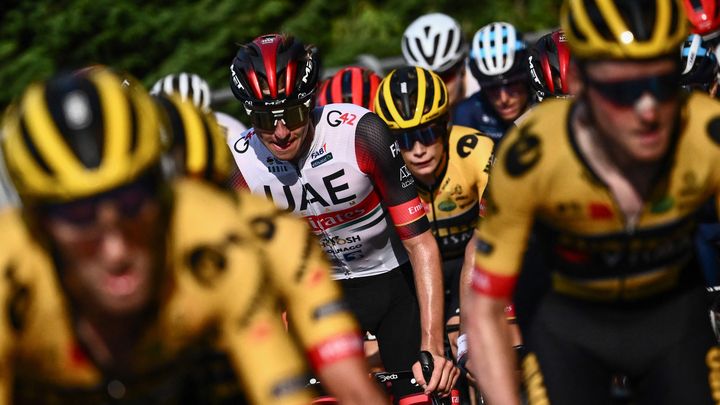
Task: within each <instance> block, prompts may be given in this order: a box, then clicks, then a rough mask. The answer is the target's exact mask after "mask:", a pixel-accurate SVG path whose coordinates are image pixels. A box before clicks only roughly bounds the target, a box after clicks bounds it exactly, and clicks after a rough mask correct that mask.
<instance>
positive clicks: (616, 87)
mask: <svg viewBox="0 0 720 405" xmlns="http://www.w3.org/2000/svg"><path fill="white" fill-rule="evenodd" d="M585 82H586V83H587V84H588V85H589V86H590V87H592V88H593V89H595V90H596V91H597V92H598V93H600V95H601V96H602V97H603V98H605V99H606V100H608V101H610V102H611V103H613V104H615V105H618V106H623V107H630V106H632V105H634V104H635V103H636V102H637V100H638V99H639V98H640V97H642V95H643V94H645V93H649V94H651V95H652V96H653V97H654V98H655V99H656V100H657V101H659V102H665V101H668V100H671V99H672V98H674V97H676V96H677V95H678V93H679V90H680V75H679V74H678V73H676V72H674V73H669V74H666V75H663V76H653V77H647V78H642V79H634V80H623V81H618V82H603V81H597V80H593V79H590V78H589V77H587V76H585Z"/></svg>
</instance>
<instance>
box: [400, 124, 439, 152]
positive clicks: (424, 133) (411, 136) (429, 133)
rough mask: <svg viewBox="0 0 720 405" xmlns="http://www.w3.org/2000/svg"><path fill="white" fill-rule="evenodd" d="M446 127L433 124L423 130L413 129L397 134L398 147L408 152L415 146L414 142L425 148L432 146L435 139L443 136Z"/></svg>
mask: <svg viewBox="0 0 720 405" xmlns="http://www.w3.org/2000/svg"><path fill="white" fill-rule="evenodd" d="M445 128H446V125H445V124H444V123H442V124H433V125H430V126H427V127H425V128H419V129H413V130H410V131H405V132H399V133H398V134H397V136H396V137H397V140H398V145H399V146H400V149H402V150H410V149H412V148H413V146H414V145H415V142H420V143H421V144H423V145H425V146H432V145H433V144H434V143H435V142H437V139H438V138H439V137H441V136H443V135H444V134H445V133H446V132H447V131H446V130H445Z"/></svg>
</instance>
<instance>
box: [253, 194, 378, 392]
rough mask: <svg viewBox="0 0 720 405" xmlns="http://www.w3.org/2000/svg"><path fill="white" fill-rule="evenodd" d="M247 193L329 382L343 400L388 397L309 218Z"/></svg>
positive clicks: (311, 354) (292, 311)
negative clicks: (372, 374) (373, 375)
mask: <svg viewBox="0 0 720 405" xmlns="http://www.w3.org/2000/svg"><path fill="white" fill-rule="evenodd" d="M241 198H242V200H241V202H240V203H241V206H242V207H244V209H243V212H244V213H245V215H248V217H247V222H248V225H249V228H250V229H251V230H252V232H253V235H254V238H255V239H256V241H257V242H259V245H260V246H261V248H262V250H263V251H264V252H265V253H266V255H267V264H268V275H269V277H270V280H271V282H272V284H273V286H274V287H275V288H276V289H277V290H278V291H279V293H280V296H281V298H282V300H283V301H284V304H285V305H286V306H287V310H288V315H289V317H290V322H289V323H290V326H291V328H292V329H293V330H294V331H295V332H297V336H298V338H299V339H300V341H301V342H302V345H303V347H304V348H305V350H306V352H307V353H306V354H307V356H308V358H309V359H310V362H311V365H312V366H313V368H314V369H315V370H316V372H317V374H318V377H319V378H320V381H321V382H322V384H323V387H325V388H326V389H328V391H330V393H331V394H333V395H334V396H336V397H337V398H338V400H340V402H341V403H347V404H355V403H357V404H362V403H384V402H385V399H384V398H383V397H382V396H381V394H380V392H379V391H378V390H377V387H376V386H375V385H374V384H373V383H372V382H371V381H370V380H369V379H368V378H367V373H368V370H367V366H366V364H365V360H364V355H363V350H362V340H361V337H360V333H359V327H358V325H357V324H356V323H355V320H354V318H353V317H352V315H351V313H350V312H349V310H348V308H347V307H346V305H345V303H344V301H343V299H342V294H341V291H340V289H339V287H338V285H337V284H336V283H335V282H334V281H333V280H332V279H331V277H330V265H329V263H328V261H327V258H326V256H325V253H324V252H323V251H322V249H321V248H320V245H319V244H318V242H317V241H316V239H315V237H314V236H313V235H312V234H311V232H310V230H309V229H308V226H307V224H306V223H305V221H303V220H301V219H300V218H296V217H294V216H292V215H290V214H287V213H283V212H279V211H278V210H277V209H276V208H275V207H273V206H272V205H271V203H269V202H268V201H267V200H265V199H263V198H261V197H256V196H252V195H249V194H245V193H243V194H241Z"/></svg>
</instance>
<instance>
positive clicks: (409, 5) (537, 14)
mask: <svg viewBox="0 0 720 405" xmlns="http://www.w3.org/2000/svg"><path fill="white" fill-rule="evenodd" d="M561 1H562V0H481V1H475V2H468V1H457V0H456V1H451V0H388V1H372V0H350V1H327V0H304V1H302V0H199V1H190V0H172V1H170V0H147V1H140V0H30V1H28V0H3V3H4V4H3V6H2V8H0V62H1V63H0V83H2V86H0V106H5V105H7V104H8V103H9V101H10V100H11V99H12V98H13V97H14V96H16V95H18V94H19V92H20V91H22V89H23V88H24V87H25V86H26V85H27V84H28V83H29V82H30V81H32V80H37V79H43V78H46V77H48V76H50V75H52V74H53V73H55V72H57V71H59V70H63V69H75V68H78V67H82V66H86V65H89V64H94V63H101V64H105V65H109V66H112V67H114V68H117V69H121V70H125V71H128V72H130V73H132V74H133V75H134V76H136V77H137V78H139V79H140V80H141V81H142V82H144V83H145V84H146V85H148V86H150V85H152V83H154V82H155V80H157V79H159V78H160V77H162V76H163V75H165V74H168V73H176V72H181V71H186V72H195V73H197V74H199V75H201V76H203V77H204V78H205V79H206V80H208V82H209V83H210V84H211V87H212V88H221V87H224V86H227V81H228V65H229V63H230V61H231V60H232V57H233V55H234V53H235V51H236V49H237V45H238V44H240V43H245V42H248V41H250V40H252V39H253V38H254V37H256V36H258V35H261V34H265V33H269V32H287V33H291V34H294V35H297V36H299V37H300V38H301V39H303V40H304V41H305V42H309V43H314V44H316V45H317V46H318V47H319V48H320V51H321V55H322V59H323V63H324V65H325V66H339V65H344V64H349V63H352V62H353V61H354V60H355V57H356V56H357V55H358V54H361V53H368V54H373V55H376V56H378V57H386V56H395V55H399V54H400V38H401V36H402V33H403V31H404V29H405V27H406V26H407V25H408V24H409V23H410V22H412V21H413V20H414V19H415V18H417V17H418V16H420V15H422V14H425V13H428V12H433V11H440V12H444V13H446V14H449V15H451V16H453V17H455V18H456V19H457V20H458V21H459V22H460V23H461V25H462V27H463V30H464V31H465V34H466V37H467V38H468V39H470V38H471V37H472V34H473V33H474V32H475V31H476V30H477V29H478V28H480V27H481V26H482V25H484V24H486V23H489V22H492V21H508V22H511V23H513V24H515V25H517V26H518V27H519V28H520V29H521V30H524V31H535V30H540V29H546V28H550V27H553V26H556V25H557V14H558V10H559V5H560V3H561Z"/></svg>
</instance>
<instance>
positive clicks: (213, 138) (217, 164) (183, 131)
mask: <svg viewBox="0 0 720 405" xmlns="http://www.w3.org/2000/svg"><path fill="white" fill-rule="evenodd" d="M155 100H156V101H157V103H158V104H159V105H160V107H161V111H162V112H163V114H162V117H163V121H164V122H165V127H166V128H167V129H168V132H167V134H168V137H167V140H166V142H167V144H166V149H167V153H168V155H169V158H170V159H174V160H175V161H174V165H175V171H176V172H178V174H183V175H185V176H189V177H194V178H202V179H206V180H210V181H212V182H215V183H217V184H224V183H225V182H226V180H227V178H228V176H229V175H230V168H231V164H232V156H231V155H230V150H229V149H228V147H227V144H226V143H225V136H224V134H223V131H222V129H221V128H220V126H219V125H218V123H217V120H216V119H215V115H213V113H212V112H209V111H208V112H205V111H202V110H200V109H199V108H198V107H196V106H195V105H194V104H193V103H192V101H191V100H183V99H182V97H181V96H180V95H179V94H172V95H165V94H162V95H157V96H155Z"/></svg>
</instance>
